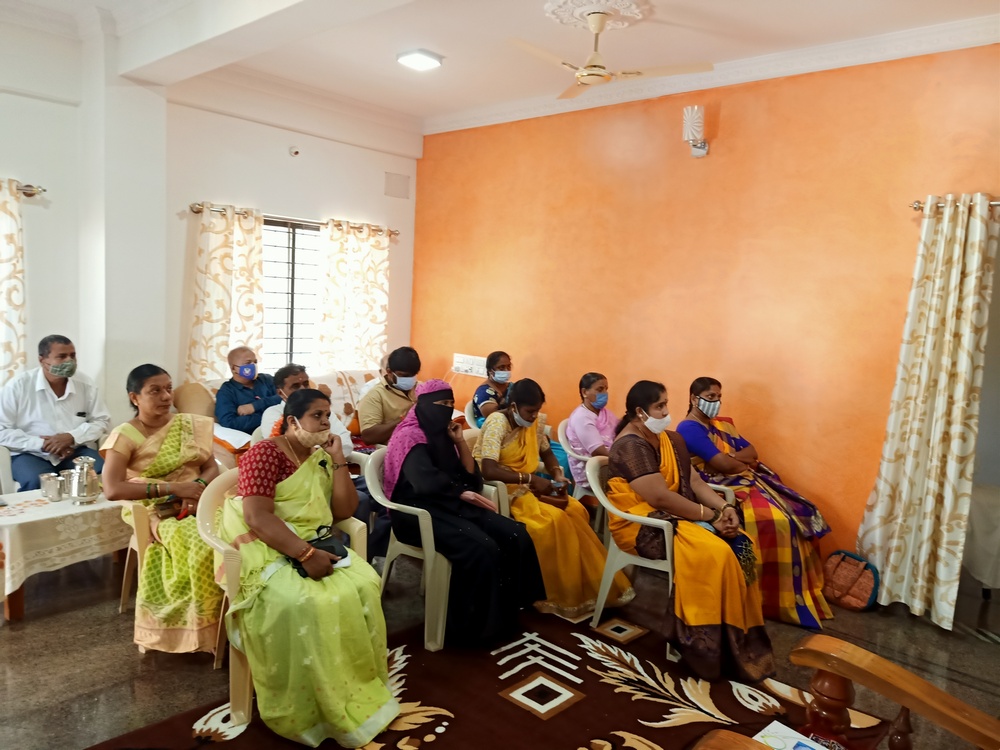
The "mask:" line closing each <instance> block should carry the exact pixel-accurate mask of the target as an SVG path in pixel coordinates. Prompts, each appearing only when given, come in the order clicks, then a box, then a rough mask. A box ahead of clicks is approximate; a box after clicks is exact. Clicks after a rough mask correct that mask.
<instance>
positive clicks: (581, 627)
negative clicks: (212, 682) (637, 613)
mask: <svg viewBox="0 0 1000 750" xmlns="http://www.w3.org/2000/svg"><path fill="white" fill-rule="evenodd" d="M522 624H523V626H524V632H523V634H522V635H521V636H520V637H518V638H516V639H512V640H511V641H510V642H508V643H506V644H504V645H502V646H500V647H499V648H497V649H496V650H494V651H493V652H492V653H491V652H488V651H460V650H444V651H439V652H436V653H429V652H427V651H425V650H424V649H423V644H422V628H421V629H416V630H414V631H410V632H408V633H406V634H404V635H403V636H402V637H400V638H398V639H396V642H395V643H394V644H392V645H393V646H394V647H393V649H392V651H391V653H390V657H389V659H390V673H391V679H392V687H393V691H394V693H395V694H396V695H397V697H398V699H399V701H400V703H401V704H402V706H403V712H402V713H401V714H400V716H399V717H398V718H397V719H396V720H395V721H394V722H393V723H392V724H391V725H390V726H389V728H388V729H387V730H386V731H385V732H383V733H382V734H380V735H379V736H378V737H377V738H376V739H375V740H374V741H373V742H371V743H369V744H368V745H367V746H366V750H416V749H417V748H424V750H427V749H428V748H433V750H468V749H469V748H479V749H481V750H511V749H520V748H546V750H556V749H561V748H565V749H566V750H626V749H628V750H668V749H669V750H674V749H679V748H686V747H690V746H691V745H692V744H693V743H694V742H695V741H697V739H698V738H700V737H701V736H703V735H704V734H706V733H707V732H709V731H711V730H713V729H720V728H724V729H729V730H731V731H736V732H740V733H743V734H748V735H753V734H755V733H756V732H758V731H760V730H761V729H762V728H763V727H765V726H767V725H768V724H770V723H771V721H773V720H775V719H777V720H779V721H781V722H783V723H786V724H789V725H790V726H793V727H797V726H801V725H802V724H803V723H804V716H805V711H804V708H803V705H802V701H803V695H802V693H801V692H799V691H797V690H794V689H792V688H789V687H788V686H786V685H782V684H781V683H777V682H773V681H768V682H765V683H763V684H762V685H758V686H749V685H744V684H741V683H737V682H719V683H715V684H710V683H707V682H704V681H703V680H699V679H698V678H696V677H693V676H692V675H691V674H690V673H689V672H688V671H687V670H686V669H685V668H684V667H683V666H682V665H680V664H675V663H671V662H669V661H667V660H666V658H665V653H666V644H665V642H664V640H663V638H662V637H661V636H659V635H658V634H657V633H655V632H650V631H647V630H645V629H644V628H641V627H639V626H638V625H634V624H632V623H631V622H628V621H627V620H624V619H611V620H606V621H605V622H604V623H603V624H602V625H601V627H600V628H599V629H597V630H591V629H590V628H589V627H588V626H587V624H586V623H582V624H578V625H574V624H572V623H569V622H566V621H564V620H561V619H559V618H557V617H552V616H546V615H539V614H536V613H526V614H525V615H524V618H523V620H522ZM853 719H854V721H853V723H854V725H855V728H854V729H852V732H851V737H852V740H857V741H859V742H860V743H861V745H859V746H863V745H865V744H867V745H869V746H872V745H873V744H874V741H876V740H877V739H878V738H879V737H881V735H882V734H883V733H884V731H885V724H884V722H880V721H878V720H876V719H873V718H872V717H869V716H866V715H864V714H854V715H853ZM227 720H228V704H226V705H222V706H204V707H201V708H198V709H195V710H192V711H188V712H186V713H184V714H180V715H178V716H175V717H173V718H171V719H168V720H167V721H164V722H161V723H159V724H155V725H153V726H149V727H145V728H143V729H140V730H138V731H135V732H131V733H129V734H126V735H123V736H121V737H117V738H115V739H113V740H109V741H108V742H104V743H101V744H100V745H96V746H94V747H93V748H92V750H190V749H192V748H204V747H205V746H206V745H207V744H215V743H220V750H271V749H272V748H273V749H274V750H278V749H279V748H280V749H285V748H288V749H289V750H290V749H291V748H301V747H302V746H301V745H298V744H296V743H294V742H290V741H288V740H285V739H283V738H281V737H278V736H277V735H275V734H273V733H272V732H270V731H269V730H268V729H267V727H266V726H264V724H263V723H262V722H261V721H260V720H259V719H258V718H255V719H254V721H253V722H252V723H251V724H250V725H249V726H246V727H238V728H233V727H231V726H229V725H227V723H226V722H227ZM322 747H324V748H328V747H329V748H331V749H332V748H335V747H337V745H336V744H335V743H333V742H332V741H327V742H326V743H324V744H323V745H322Z"/></svg>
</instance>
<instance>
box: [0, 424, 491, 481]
mask: <svg viewBox="0 0 1000 750" xmlns="http://www.w3.org/2000/svg"><path fill="white" fill-rule="evenodd" d="M473 427H475V424H473ZM12 492H17V483H16V482H15V481H14V475H13V474H12V473H11V470H10V451H9V450H8V449H7V448H4V447H3V446H2V445H0V495H8V494H10V493H12Z"/></svg>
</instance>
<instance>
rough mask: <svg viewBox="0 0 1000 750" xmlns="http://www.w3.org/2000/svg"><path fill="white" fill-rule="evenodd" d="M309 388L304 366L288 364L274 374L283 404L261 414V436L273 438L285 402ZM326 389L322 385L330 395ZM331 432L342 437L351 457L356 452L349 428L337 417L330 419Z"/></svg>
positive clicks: (271, 407) (321, 389)
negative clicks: (297, 392) (272, 434)
mask: <svg viewBox="0 0 1000 750" xmlns="http://www.w3.org/2000/svg"><path fill="white" fill-rule="evenodd" d="M308 386H309V375H307V374H306V368H305V367H303V366H302V365H296V364H288V365H285V366H284V367H282V368H281V369H279V370H278V371H277V372H276V373H274V387H275V388H277V389H278V395H279V396H281V403H280V404H275V405H274V406H269V407H267V408H266V409H265V410H264V413H263V414H261V416H260V434H261V436H262V437H264V438H269V437H271V433H273V432H274V425H275V424H277V422H278V420H279V419H281V417H282V415H283V414H284V413H285V402H286V401H287V400H288V397H289V396H291V395H292V394H293V393H295V391H297V390H299V389H301V388H307V387H308ZM324 388H326V386H324V385H321V386H320V388H319V390H320V391H322V392H324V393H326V394H327V395H329V388H327V389H326V390H325V391H324V390H323V389H324ZM330 432H332V433H333V434H334V435H340V440H341V442H342V443H343V444H344V455H345V456H347V455H350V453H351V451H352V450H354V448H353V445H354V443H353V442H352V441H351V433H350V432H348V430H347V427H346V426H345V425H344V423H343V422H341V421H340V420H339V419H337V418H336V416H333V417H331V419H330Z"/></svg>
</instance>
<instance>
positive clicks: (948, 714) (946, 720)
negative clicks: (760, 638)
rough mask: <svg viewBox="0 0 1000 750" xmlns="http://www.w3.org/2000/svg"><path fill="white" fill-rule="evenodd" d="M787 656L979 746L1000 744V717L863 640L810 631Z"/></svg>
mask: <svg viewBox="0 0 1000 750" xmlns="http://www.w3.org/2000/svg"><path fill="white" fill-rule="evenodd" d="M788 658H789V659H790V660H791V662H792V663H793V664H797V665H799V666H802V667H812V668H813V669H818V670H822V671H824V672H830V673H832V674H835V675H839V676H841V677H845V678H847V679H848V680H850V681H851V682H855V683H857V684H859V685H864V686H865V687H866V688H868V689H869V690H874V691H875V692H876V693H878V694H879V695H882V696H885V697H886V698H888V699H889V700H891V701H893V702H894V703H898V704H899V705H900V706H903V707H905V708H907V709H909V710H911V711H913V712H915V713H918V714H920V715H921V716H923V717H924V718H926V719H928V720H929V721H932V722H934V723H935V724H937V725H938V726H940V727H941V728H943V729H946V730H947V731H949V732H951V733H952V734H954V735H956V736H957V737H960V738H961V739H963V740H965V741H966V742H971V743H972V744H973V745H975V746H976V747H981V748H1000V720H998V719H995V718H993V717H992V716H989V715H987V714H985V713H983V712H982V711H979V710H978V709H975V708H973V707H972V706H969V705H968V704H966V703H963V702H962V701H960V700H959V699H958V698H956V697H954V696H953V695H949V694H948V693H946V692H945V691H944V690H941V689H940V688H938V687H936V686H934V685H932V684H931V683H929V682H927V680H924V679H921V678H920V677H918V676H917V675H915V674H913V673H912V672H910V671H909V670H907V669H904V668H903V667H900V666H899V665H897V664H893V663H892V662H891V661H888V660H887V659H883V658H882V657H881V656H877V655H875V654H873V653H871V652H870V651H866V650H865V649H863V648H861V647H859V646H855V645H854V644H851V643H847V642H845V641H842V640H840V639H839V638H834V637H832V636H828V635H807V636H806V637H805V638H803V639H802V640H801V641H799V643H798V645H797V646H796V647H795V648H794V649H792V652H791V653H790V654H789V657H788Z"/></svg>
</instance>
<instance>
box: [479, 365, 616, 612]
mask: <svg viewBox="0 0 1000 750" xmlns="http://www.w3.org/2000/svg"><path fill="white" fill-rule="evenodd" d="M507 402H508V406H507V407H506V408H504V409H498V410H497V411H494V412H493V413H492V414H490V415H489V416H488V417H487V418H486V421H485V422H484V423H483V427H482V432H481V433H480V434H479V440H478V441H477V442H476V447H475V450H474V451H473V457H474V458H475V459H476V460H477V461H478V462H479V465H480V469H481V471H482V474H483V479H485V480H487V481H492V480H498V481H501V482H505V483H506V484H507V491H508V493H509V494H510V498H511V503H510V511H511V515H512V516H513V517H514V520H515V521H519V522H520V523H523V524H524V525H525V527H526V528H527V530H528V534H529V535H530V536H531V540H532V542H534V544H535V551H536V552H537V553H538V562H539V565H540V566H541V568H542V579H543V581H544V583H545V601H543V602H538V603H536V604H535V607H536V608H537V609H538V610H539V611H541V612H550V613H553V614H558V615H562V616H563V617H568V618H576V617H579V616H581V615H584V614H586V613H588V612H590V611H592V610H593V609H594V603H595V601H596V599H597V592H598V590H599V589H600V586H601V576H602V575H603V574H604V561H605V560H606V559H607V550H606V549H605V548H604V545H602V544H601V541H600V540H599V539H598V538H597V535H596V534H595V533H594V531H593V529H591V528H590V516H589V514H588V513H587V509H586V508H584V507H583V506H582V505H581V504H580V503H579V501H577V500H576V499H575V498H573V497H569V498H567V502H566V507H565V509H562V508H560V507H556V506H555V505H552V504H549V503H547V502H543V500H540V499H539V498H540V497H544V496H546V495H551V494H552V493H553V492H554V491H555V489H554V486H555V487H558V486H559V484H561V485H562V486H563V487H565V485H566V477H565V475H564V474H563V470H562V468H561V467H560V466H559V463H558V461H557V460H556V457H555V455H553V453H552V451H551V450H550V448H549V441H548V438H547V437H546V436H545V434H544V432H543V431H542V424H541V423H540V422H538V421H537V417H538V412H539V411H540V410H541V408H542V404H543V403H544V402H545V394H544V393H543V392H542V389H541V388H540V387H539V385H538V383H536V382H535V381H534V380H530V379H527V378H525V379H524V380H519V381H518V382H516V383H514V384H513V385H512V386H510V388H509V389H508V392H507ZM539 459H541V460H542V461H543V462H544V463H545V467H546V471H547V472H548V473H549V474H550V475H551V476H552V477H553V479H552V480H551V481H550V480H548V479H545V478H544V477H540V476H538V475H537V474H535V472H536V471H537V470H538V462H539ZM634 596H635V591H634V590H633V589H632V587H631V584H630V583H629V581H628V579H627V578H626V577H625V575H624V574H622V573H619V574H618V575H617V576H615V581H614V585H613V586H612V587H611V592H610V594H609V596H608V605H607V606H609V607H615V606H621V605H624V604H627V603H628V602H630V601H631V600H632V599H633V597H634Z"/></svg>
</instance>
